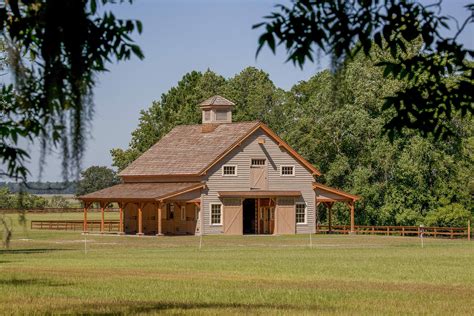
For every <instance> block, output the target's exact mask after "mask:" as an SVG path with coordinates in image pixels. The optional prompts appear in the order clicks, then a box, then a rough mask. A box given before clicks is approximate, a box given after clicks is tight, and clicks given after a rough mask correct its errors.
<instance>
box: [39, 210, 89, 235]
mask: <svg viewBox="0 0 474 316" xmlns="http://www.w3.org/2000/svg"><path fill="white" fill-rule="evenodd" d="M88 207H89V204H87V203H84V223H83V229H82V230H83V232H84V234H87V233H88V231H87V208H88ZM32 224H33V223H32ZM42 225H43V224H41V226H42ZM41 228H43V227H41Z"/></svg>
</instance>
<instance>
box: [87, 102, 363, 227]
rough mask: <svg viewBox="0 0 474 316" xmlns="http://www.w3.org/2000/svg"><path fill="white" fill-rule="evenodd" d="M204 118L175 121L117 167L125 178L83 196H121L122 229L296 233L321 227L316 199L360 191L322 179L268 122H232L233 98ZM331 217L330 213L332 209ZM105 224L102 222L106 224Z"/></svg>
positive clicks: (106, 199)
mask: <svg viewBox="0 0 474 316" xmlns="http://www.w3.org/2000/svg"><path fill="white" fill-rule="evenodd" d="M199 106H200V108H201V110H202V124H199V125H185V126H177V127H175V128H174V129H173V130H172V131H171V132H169V133H168V134H167V135H165V136H164V137H163V138H162V139H160V140H159V141H158V142H157V143H156V144H155V145H153V146H152V147H151V148H150V149H149V150H148V151H146V152H145V153H144V154H142V155H141V156H140V157H139V158H138V159H136V160H135V161H134V162H133V163H131V164H130V165H129V166H128V167H127V168H126V169H124V170H123V171H122V172H121V173H120V177H121V179H122V181H123V183H121V184H119V185H116V186H113V187H110V188H106V189H103V190H100V191H97V192H94V193H90V194H87V195H84V196H81V197H80V199H81V200H82V201H83V202H84V204H85V208H84V232H87V230H88V229H87V209H88V207H89V206H90V205H91V203H93V202H98V203H100V205H101V208H102V223H103V220H104V212H103V209H104V208H105V207H106V206H107V205H108V204H110V203H113V202H116V203H118V205H119V208H120V233H125V234H137V235H144V234H145V235H163V234H166V235H168V234H170V235H177V234H229V235H242V234H295V233H313V232H315V230H316V218H317V216H316V206H317V205H319V204H321V203H322V204H324V205H326V206H327V208H328V210H329V215H330V214H331V207H332V205H333V204H334V203H335V202H343V203H345V204H347V205H348V211H349V212H350V218H351V223H350V224H351V231H354V203H355V201H356V200H357V199H358V197H357V196H355V195H352V194H349V193H346V192H343V191H340V190H337V189H334V188H331V187H328V186H325V185H322V184H319V183H317V182H316V177H317V176H320V175H321V173H320V172H319V171H318V170H317V169H316V168H315V167H314V166H313V165H312V164H310V163H309V162H308V161H306V160H305V159H304V158H303V157H302V156H301V155H299V154H298V153H297V152H296V151H295V150H294V149H292V148H291V147H290V146H289V145H288V144H287V143H286V142H284V141H283V140H282V139H281V138H280V137H278V135H276V134H275V133H274V132H273V131H272V130H271V129H270V128H269V127H268V126H266V125H265V124H263V123H261V122H258V121H254V122H239V123H232V108H233V106H234V103H232V102H231V101H229V100H227V99H225V98H223V97H221V96H214V97H211V98H209V99H207V100H205V101H204V102H202V103H201V104H200V105H199ZM329 218H331V216H329ZM101 227H102V231H103V224H102V225H101Z"/></svg>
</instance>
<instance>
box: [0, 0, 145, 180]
mask: <svg viewBox="0 0 474 316" xmlns="http://www.w3.org/2000/svg"><path fill="white" fill-rule="evenodd" d="M116 2H119V3H122V2H130V3H131V2H132V0H129V1H125V0H120V1H114V0H29V1H19V0H9V1H5V2H4V4H3V5H2V6H0V25H1V28H2V35H3V39H4V47H5V49H6V53H7V63H8V65H9V66H10V70H11V72H12V74H13V77H14V83H13V85H2V87H1V94H0V113H1V118H0V140H1V141H0V161H2V163H3V164H4V165H5V166H6V170H0V175H1V176H7V177H12V178H16V179H18V178H20V179H25V178H26V176H27V174H28V170H27V168H26V167H25V165H24V162H25V159H27V158H29V154H28V152H27V151H25V150H24V149H23V148H21V146H20V145H19V140H20V139H21V138H25V139H27V140H28V141H36V140H39V141H40V143H41V148H42V157H43V158H42V159H44V157H45V155H46V154H47V152H48V149H50V148H52V147H58V148H60V149H61V152H62V155H63V175H64V178H65V179H67V178H68V176H69V174H70V173H72V175H77V172H78V171H79V170H80V165H81V158H82V154H83V150H84V142H85V139H86V135H85V130H84V127H85V125H86V124H87V122H88V121H89V119H90V118H91V116H92V113H93V102H92V91H93V88H94V86H95V83H96V77H97V75H98V74H99V73H101V72H104V71H107V68H106V64H107V63H108V62H111V61H113V60H117V61H121V60H126V59H129V58H131V57H132V56H137V57H138V58H143V53H142V52H141V50H140V48H139V47H138V46H137V45H135V44H134V42H133V40H132V39H131V35H132V34H133V33H134V32H135V31H137V32H138V33H140V32H141V31H142V25H141V23H140V22H139V21H133V20H122V19H117V18H115V16H114V14H113V13H112V12H111V11H109V10H107V8H108V6H107V5H108V4H109V3H116Z"/></svg>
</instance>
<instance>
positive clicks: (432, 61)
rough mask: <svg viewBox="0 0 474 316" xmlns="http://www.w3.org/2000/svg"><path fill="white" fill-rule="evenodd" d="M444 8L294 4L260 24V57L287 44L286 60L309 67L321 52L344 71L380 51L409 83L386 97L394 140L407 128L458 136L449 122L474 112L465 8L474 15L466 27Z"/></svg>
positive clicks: (397, 0)
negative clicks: (415, 45) (413, 47)
mask: <svg viewBox="0 0 474 316" xmlns="http://www.w3.org/2000/svg"><path fill="white" fill-rule="evenodd" d="M441 5H442V1H437V2H435V3H433V4H422V3H421V2H420V1H406V0H352V1H347V0H293V4H292V5H291V6H285V5H277V6H276V10H275V12H272V13H271V14H270V15H268V16H266V17H265V18H264V19H265V21H264V22H262V23H259V24H256V25H254V28H262V29H264V30H263V33H262V34H261V36H260V38H259V44H258V50H257V54H258V52H259V51H260V50H261V49H262V48H263V47H264V46H268V47H269V48H270V49H271V50H272V51H273V52H275V51H276V48H277V46H279V45H282V46H284V47H285V49H286V51H287V55H288V59H287V60H288V61H292V62H293V63H295V64H297V65H299V66H301V67H303V65H304V64H305V62H306V61H307V60H310V61H313V60H314V58H315V54H316V53H317V51H318V50H321V51H323V52H324V53H327V54H329V55H331V56H332V58H333V62H334V66H335V68H339V67H341V66H343V63H344V62H345V61H346V60H347V58H352V57H354V56H356V55H357V53H358V52H359V51H363V53H364V54H365V55H366V56H370V53H371V51H372V50H373V48H374V47H375V46H377V47H378V48H380V49H383V50H385V51H387V52H389V54H390V58H388V59H385V60H383V61H379V62H378V63H377V66H378V67H381V69H382V70H383V74H384V77H389V76H390V77H393V78H397V79H399V80H402V81H404V82H405V83H406V85H405V87H404V88H403V89H400V90H398V91H396V92H394V94H392V95H387V96H386V97H385V103H384V106H383V108H384V109H394V110H395V111H396V115H394V116H393V117H392V118H391V119H390V120H389V121H388V122H386V124H385V130H386V131H388V133H389V135H390V136H391V138H392V139H393V138H394V136H395V134H396V133H400V132H402V131H403V130H404V128H410V129H416V130H418V131H420V132H421V133H422V134H423V135H425V136H426V135H428V134H432V135H434V136H435V137H436V138H439V137H440V136H441V137H446V136H448V135H452V134H453V128H452V126H451V124H450V123H451V119H452V118H453V117H454V116H455V115H457V114H460V115H462V116H466V115H472V114H473V113H474V94H473V93H472V91H474V64H473V63H472V62H470V60H472V58H473V57H474V51H473V50H471V49H468V48H466V47H465V46H464V45H463V44H462V43H461V42H460V41H459V34H461V33H462V32H463V31H464V29H465V27H466V25H468V24H469V23H473V22H474V19H473V18H472V12H474V4H469V5H467V6H466V10H467V11H468V12H469V13H470V14H469V16H468V17H467V18H466V20H465V21H461V22H458V21H457V20H455V19H454V18H452V17H450V16H445V15H442V10H441V9H442V8H441ZM450 23H451V25H455V26H457V29H456V30H455V31H454V32H448V31H449V28H450ZM446 34H449V35H446ZM416 39H421V40H422V41H423V45H421V46H420V47H419V49H418V50H417V51H416V53H411V54H410V53H408V51H407V47H408V46H409V43H411V42H413V41H414V40H416ZM447 77H449V78H450V80H446V78H447Z"/></svg>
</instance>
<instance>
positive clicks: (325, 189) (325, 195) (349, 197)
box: [313, 182, 360, 202]
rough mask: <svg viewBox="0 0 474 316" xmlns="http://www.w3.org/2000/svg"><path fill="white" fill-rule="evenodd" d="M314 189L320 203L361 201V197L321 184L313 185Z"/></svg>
mask: <svg viewBox="0 0 474 316" xmlns="http://www.w3.org/2000/svg"><path fill="white" fill-rule="evenodd" d="M313 189H314V192H315V194H316V200H317V201H318V202H341V201H342V202H344V201H347V202H353V201H357V200H359V199H360V196H357V195H353V194H350V193H347V192H344V191H342V190H339V189H336V188H332V187H329V186H326V185H323V184H321V183H316V182H315V183H313Z"/></svg>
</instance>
